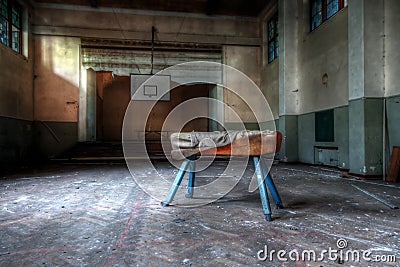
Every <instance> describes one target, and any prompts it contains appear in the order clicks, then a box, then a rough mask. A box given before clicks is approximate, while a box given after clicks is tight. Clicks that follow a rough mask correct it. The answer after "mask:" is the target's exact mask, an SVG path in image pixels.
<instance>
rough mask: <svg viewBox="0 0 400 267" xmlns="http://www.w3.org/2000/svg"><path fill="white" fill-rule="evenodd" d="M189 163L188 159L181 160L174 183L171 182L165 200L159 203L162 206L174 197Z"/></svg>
mask: <svg viewBox="0 0 400 267" xmlns="http://www.w3.org/2000/svg"><path fill="white" fill-rule="evenodd" d="M189 163H190V160H189V159H185V161H183V162H182V165H181V168H180V169H179V172H178V173H177V175H176V177H175V180H174V183H173V184H172V186H171V189H170V190H169V194H168V197H167V199H166V200H165V201H162V202H161V205H162V206H163V207H166V206H168V205H169V203H171V202H172V200H173V199H174V197H175V194H176V191H177V190H178V188H179V186H180V184H181V182H182V179H183V177H184V176H185V172H186V169H187V167H188V165H189Z"/></svg>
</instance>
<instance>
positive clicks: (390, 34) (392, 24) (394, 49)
mask: <svg viewBox="0 0 400 267" xmlns="http://www.w3.org/2000/svg"><path fill="white" fill-rule="evenodd" d="M399 14H400V2H399V1H398V0H386V1H385V36H386V38H385V91H386V97H390V96H397V95H400V82H399V80H398V79H399V74H400V64H399V62H400V49H399V47H400V35H399V25H400V16H399Z"/></svg>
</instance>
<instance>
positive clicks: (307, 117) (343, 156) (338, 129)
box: [298, 106, 349, 169]
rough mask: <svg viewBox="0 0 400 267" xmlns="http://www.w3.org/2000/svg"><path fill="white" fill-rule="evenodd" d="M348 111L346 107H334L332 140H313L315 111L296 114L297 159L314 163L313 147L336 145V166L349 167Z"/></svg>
mask: <svg viewBox="0 0 400 267" xmlns="http://www.w3.org/2000/svg"><path fill="white" fill-rule="evenodd" d="M348 114H349V111H348V107H347V106H344V107H338V108H335V109H334V135H335V141H334V142H316V141H315V113H314V112H313V113H307V114H303V115H299V116H298V135H299V161H300V162H304V163H309V164H315V163H316V162H315V158H314V147H315V146H320V147H337V148H338V167H340V168H344V169H346V168H349V148H348V147H349V115H348Z"/></svg>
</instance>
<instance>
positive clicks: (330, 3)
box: [326, 0, 339, 19]
mask: <svg viewBox="0 0 400 267" xmlns="http://www.w3.org/2000/svg"><path fill="white" fill-rule="evenodd" d="M338 11H339V0H327V2H326V18H327V19H329V18H330V17H332V16H333V15H335V14H336V13H337V12H338Z"/></svg>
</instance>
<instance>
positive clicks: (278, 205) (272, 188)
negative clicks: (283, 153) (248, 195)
mask: <svg viewBox="0 0 400 267" xmlns="http://www.w3.org/2000/svg"><path fill="white" fill-rule="evenodd" d="M260 162H261V169H262V172H263V177H265V179H264V182H265V184H266V185H267V187H268V189H269V192H270V193H271V195H272V198H273V199H274V202H275V205H276V208H277V209H283V208H284V207H283V204H282V200H281V197H280V196H279V193H278V190H277V189H276V186H275V184H274V181H273V180H272V175H271V173H270V172H268V173H267V172H266V170H267V169H266V165H265V161H264V159H263V157H262V156H261V157H260Z"/></svg>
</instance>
